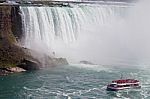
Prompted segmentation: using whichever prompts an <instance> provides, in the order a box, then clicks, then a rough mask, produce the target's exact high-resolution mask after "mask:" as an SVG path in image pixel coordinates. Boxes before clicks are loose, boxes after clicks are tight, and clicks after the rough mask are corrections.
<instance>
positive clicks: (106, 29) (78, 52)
mask: <svg viewBox="0 0 150 99" xmlns="http://www.w3.org/2000/svg"><path fill="white" fill-rule="evenodd" d="M127 9H128V8H127V7H126V6H121V5H120V6H114V5H92V6H90V5H79V6H74V7H21V11H22V15H23V22H24V28H25V37H24V39H23V46H25V47H27V48H29V49H33V50H36V51H39V52H42V53H46V54H48V55H50V56H52V55H53V53H55V56H56V57H66V58H67V59H68V60H69V61H71V62H72V61H80V60H90V61H94V62H97V63H98V62H99V61H100V60H101V59H102V56H103V59H104V58H108V57H110V56H112V57H113V54H116V52H117V51H118V48H115V47H114V46H115V45H116V44H115V43H117V44H118V41H117V40H115V39H116V36H118V34H117V35H115V34H113V33H114V32H112V33H110V31H113V28H114V25H119V24H120V23H122V22H123V20H124V17H125V15H126V10H127ZM116 19H117V20H116ZM118 28H119V27H118ZM111 36H112V37H111ZM104 43H105V44H104ZM118 46H119V45H118ZM111 47H112V49H113V50H112V51H108V50H109V48H111ZM113 47H114V48H113ZM119 50H121V49H119ZM97 54H99V55H97ZM108 54H109V55H108ZM110 54H111V55H110ZM117 54H118V53H117Z"/></svg>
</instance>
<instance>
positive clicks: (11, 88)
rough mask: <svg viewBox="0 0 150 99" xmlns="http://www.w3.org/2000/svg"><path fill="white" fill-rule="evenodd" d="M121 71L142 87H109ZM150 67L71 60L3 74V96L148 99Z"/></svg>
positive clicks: (0, 89)
mask: <svg viewBox="0 0 150 99" xmlns="http://www.w3.org/2000/svg"><path fill="white" fill-rule="evenodd" d="M121 74H123V75H124V78H134V79H138V80H140V82H141V86H142V87H141V89H128V90H123V91H119V92H111V91H106V85H107V84H108V83H109V82H110V81H111V80H115V79H119V78H120V76H121ZM149 75H150V73H149V68H146V67H145V68H143V67H142V68H141V67H140V66H136V68H135V67H134V66H133V67H132V66H131V67H118V66H104V65H85V64H71V65H68V66H58V67H52V68H45V69H42V70H39V71H33V72H24V73H15V74H12V75H8V76H2V77H0V99H149V98H150V94H149V93H150V76H149Z"/></svg>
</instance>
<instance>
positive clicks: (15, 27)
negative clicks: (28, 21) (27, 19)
mask: <svg viewBox="0 0 150 99" xmlns="http://www.w3.org/2000/svg"><path fill="white" fill-rule="evenodd" d="M11 22H12V33H13V34H14V36H15V37H16V39H17V40H19V39H21V37H22V36H23V31H22V28H23V27H22V18H21V12H20V8H19V6H15V7H12V8H11Z"/></svg>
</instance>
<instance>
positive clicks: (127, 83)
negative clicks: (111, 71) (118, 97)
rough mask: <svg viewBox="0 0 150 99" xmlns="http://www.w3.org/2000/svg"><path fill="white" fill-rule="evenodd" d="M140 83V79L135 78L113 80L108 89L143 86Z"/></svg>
mask: <svg viewBox="0 0 150 99" xmlns="http://www.w3.org/2000/svg"><path fill="white" fill-rule="evenodd" d="M139 84H140V82H139V80H135V79H120V80H113V81H112V82H111V83H110V84H108V85H107V90H108V91H119V90H123V89H130V88H141V86H140V85H139Z"/></svg>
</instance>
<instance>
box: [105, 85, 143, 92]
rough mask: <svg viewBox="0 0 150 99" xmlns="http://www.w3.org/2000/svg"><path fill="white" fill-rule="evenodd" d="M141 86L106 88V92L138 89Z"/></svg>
mask: <svg viewBox="0 0 150 99" xmlns="http://www.w3.org/2000/svg"><path fill="white" fill-rule="evenodd" d="M140 88H141V86H132V87H123V88H113V87H107V91H119V90H124V89H140Z"/></svg>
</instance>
